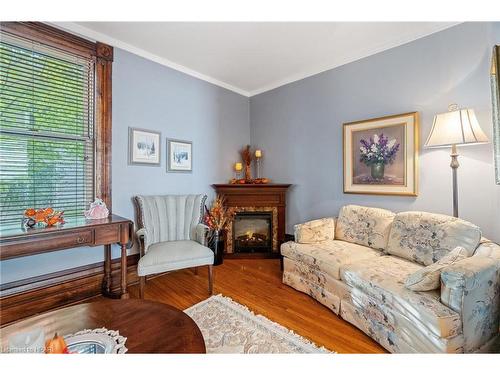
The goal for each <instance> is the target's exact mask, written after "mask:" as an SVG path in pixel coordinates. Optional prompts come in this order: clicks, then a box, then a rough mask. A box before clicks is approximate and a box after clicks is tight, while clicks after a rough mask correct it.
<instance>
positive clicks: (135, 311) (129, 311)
mask: <svg viewBox="0 0 500 375" xmlns="http://www.w3.org/2000/svg"><path fill="white" fill-rule="evenodd" d="M37 327H43V328H44V329H45V337H46V338H50V337H52V336H53V335H54V333H55V332H57V333H58V334H59V335H61V336H63V335H66V334H69V333H75V332H78V331H80V330H83V329H87V328H88V329H94V328H102V327H105V328H107V329H111V330H118V331H120V335H121V336H124V337H126V338H127V342H126V343H125V346H126V347H127V348H128V352H127V353H205V352H206V350H205V342H204V341H203V336H202V334H201V331H200V329H199V328H198V326H197V325H196V323H195V322H194V321H193V320H192V319H191V318H190V317H189V316H188V315H186V314H185V313H184V312H182V311H181V310H178V309H176V308H175V307H172V306H169V305H165V304H163V303H159V302H152V301H145V300H138V299H131V300H103V301H98V302H91V303H84V304H81V305H76V306H71V307H66V308H63V309H59V310H55V311H52V312H48V313H45V314H41V315H37V316H34V317H32V318H28V319H24V320H22V321H19V322H17V323H14V324H11V325H8V326H6V327H4V328H2V329H1V330H0V337H1V341H2V344H1V347H2V348H7V347H8V340H9V336H10V335H11V334H13V333H14V334H15V333H19V332H21V331H29V330H32V329H35V328H37Z"/></svg>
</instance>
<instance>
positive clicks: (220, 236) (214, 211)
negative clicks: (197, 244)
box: [204, 195, 231, 266]
mask: <svg viewBox="0 0 500 375" xmlns="http://www.w3.org/2000/svg"><path fill="white" fill-rule="evenodd" d="M230 216H231V215H230V213H229V211H228V210H227V208H226V207H225V205H224V198H223V197H222V196H220V195H217V197H216V198H215V199H214V200H213V202H212V206H211V207H210V209H209V208H207V207H206V206H205V217H204V222H205V225H207V226H208V228H209V233H208V246H209V247H210V248H211V249H212V251H213V252H214V266H218V265H220V264H222V263H223V254H224V239H225V234H226V225H227V224H228V223H229V221H230Z"/></svg>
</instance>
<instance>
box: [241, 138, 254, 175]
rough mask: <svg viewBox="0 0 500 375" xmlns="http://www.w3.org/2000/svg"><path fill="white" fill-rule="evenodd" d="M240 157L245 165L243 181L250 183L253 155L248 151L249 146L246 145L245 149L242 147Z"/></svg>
mask: <svg viewBox="0 0 500 375" xmlns="http://www.w3.org/2000/svg"><path fill="white" fill-rule="evenodd" d="M240 155H241V159H242V160H243V163H245V180H246V181H251V180H252V173H251V165H252V160H253V154H252V152H251V151H250V145H246V147H244V148H243V149H242V150H241V151H240Z"/></svg>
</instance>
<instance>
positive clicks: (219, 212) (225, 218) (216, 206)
mask: <svg viewBox="0 0 500 375" xmlns="http://www.w3.org/2000/svg"><path fill="white" fill-rule="evenodd" d="M224 203H225V201H224V198H223V197H222V196H221V195H217V196H216V197H215V199H214V200H213V202H212V206H211V207H210V209H209V208H208V207H207V206H205V217H204V218H203V221H204V223H205V225H206V226H208V227H209V228H210V229H211V230H212V231H220V230H223V229H225V228H226V226H227V224H229V222H230V220H231V218H232V215H231V214H230V213H229V211H228V210H227V208H226V207H225V204H224Z"/></svg>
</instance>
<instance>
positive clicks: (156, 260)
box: [137, 241, 214, 276]
mask: <svg viewBox="0 0 500 375" xmlns="http://www.w3.org/2000/svg"><path fill="white" fill-rule="evenodd" d="M213 263H214V252H213V251H212V250H210V249H209V248H208V247H205V246H203V245H200V244H199V243H198V242H195V241H165V242H158V243H155V244H153V245H151V246H150V247H149V249H148V252H147V253H146V254H145V255H144V256H143V257H141V259H139V263H138V265H137V273H138V275H139V276H146V275H151V274H155V273H160V272H167V271H173V270H179V269H182V268H190V267H198V266H205V265H209V264H213Z"/></svg>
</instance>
